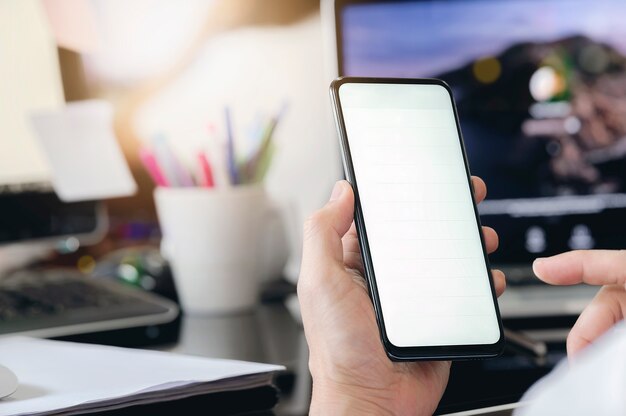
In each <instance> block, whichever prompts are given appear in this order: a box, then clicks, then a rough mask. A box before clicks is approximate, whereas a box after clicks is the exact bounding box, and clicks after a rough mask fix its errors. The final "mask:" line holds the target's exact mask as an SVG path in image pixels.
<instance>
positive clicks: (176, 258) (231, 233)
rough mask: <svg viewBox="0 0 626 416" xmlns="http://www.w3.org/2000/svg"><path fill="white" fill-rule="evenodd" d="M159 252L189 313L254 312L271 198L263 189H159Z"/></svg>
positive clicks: (156, 195)
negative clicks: (260, 258) (160, 234)
mask: <svg viewBox="0 0 626 416" xmlns="http://www.w3.org/2000/svg"><path fill="white" fill-rule="evenodd" d="M154 198H155V202H156V208H157V213H158V216H159V222H160V225H161V231H162V233H163V242H162V246H161V249H162V251H163V254H164V256H165V257H166V258H167V259H168V261H169V263H170V266H171V267H172V272H173V275H174V283H175V285H176V290H177V292H178V297H179V301H180V303H181V306H182V308H183V310H184V311H185V313H188V314H196V315H197V314H220V313H229V312H235V311H241V310H246V309H250V308H252V307H253V306H254V305H255V304H256V303H257V301H258V297H259V286H260V281H261V278H260V274H259V273H260V270H259V248H260V247H259V245H260V244H259V243H260V241H261V240H260V238H261V233H262V229H263V224H262V222H263V218H264V216H265V213H266V212H267V205H268V203H267V201H268V200H267V196H266V193H265V191H264V189H263V188H262V187H261V186H254V185H249V186H236V187H230V188H218V189H209V188H157V189H156V190H155V192H154Z"/></svg>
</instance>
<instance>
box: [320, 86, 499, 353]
mask: <svg viewBox="0 0 626 416" xmlns="http://www.w3.org/2000/svg"><path fill="white" fill-rule="evenodd" d="M330 90H331V100H332V104H333V109H334V114H335V121H336V124H337V129H338V132H339V138H340V143H341V151H342V157H343V165H344V170H345V175H346V178H347V180H348V181H349V182H350V183H351V184H352V187H353V189H354V193H355V197H356V206H355V218H354V220H355V224H356V229H357V233H358V237H359V242H360V246H361V254H362V257H363V266H364V271H365V275H366V276H365V277H366V280H367V283H368V287H369V292H370V296H371V298H372V301H373V304H374V310H375V313H376V319H377V321H378V327H379V329H380V335H381V339H382V342H383V345H384V347H385V350H386V352H387V355H388V356H389V357H390V358H391V359H392V360H407V361H415V360H437V359H441V360H444V359H445V360H455V359H473V358H489V357H495V356H498V355H499V354H500V353H501V351H502V348H503V345H504V338H503V332H502V323H501V320H500V312H499V310H498V303H497V301H496V294H495V288H494V285H493V280H492V278H491V270H490V267H489V260H488V257H487V252H486V250H485V243H484V241H483V235H482V231H481V226H480V220H479V217H478V211H477V208H476V204H475V202H474V198H473V189H472V183H471V176H470V172H469V168H468V164H467V157H466V155H465V148H464V145H463V139H462V137H461V129H460V127H459V120H458V116H457V111H456V107H455V104H454V101H453V97H452V91H451V89H450V88H449V87H448V85H447V84H446V83H445V82H443V81H440V80H436V79H386V78H353V77H346V78H339V79H337V80H335V81H334V82H333V83H332V84H331V88H330Z"/></svg>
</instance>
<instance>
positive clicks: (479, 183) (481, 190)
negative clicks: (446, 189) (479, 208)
mask: <svg viewBox="0 0 626 416" xmlns="http://www.w3.org/2000/svg"><path fill="white" fill-rule="evenodd" d="M472 187H473V188H474V199H475V200H476V203H477V204H480V203H481V202H482V200H483V199H485V197H486V196H487V185H485V181H483V180H482V179H480V178H479V177H478V176H472Z"/></svg>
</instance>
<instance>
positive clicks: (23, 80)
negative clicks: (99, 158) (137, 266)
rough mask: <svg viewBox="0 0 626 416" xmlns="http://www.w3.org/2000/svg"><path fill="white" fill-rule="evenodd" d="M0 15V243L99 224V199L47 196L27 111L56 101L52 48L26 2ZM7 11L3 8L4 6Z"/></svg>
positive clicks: (59, 100)
mask: <svg viewBox="0 0 626 416" xmlns="http://www.w3.org/2000/svg"><path fill="white" fill-rule="evenodd" d="M4 6H5V7H4V8H3V9H4V11H5V12H6V13H0V57H2V58H6V59H1V63H0V245H3V244H8V243H16V242H24V241H32V240H42V239H43V240H45V239H48V240H52V241H54V240H59V239H62V238H64V237H68V236H79V237H81V238H82V240H83V241H86V240H89V239H91V238H97V236H98V235H100V234H101V231H103V230H104V228H105V226H106V215H104V212H103V208H102V206H101V204H98V203H97V202H95V201H87V202H78V203H64V202H62V201H61V200H59V198H58V197H57V195H56V194H55V193H54V191H53V188H52V185H51V180H50V178H51V175H50V168H49V166H48V165H47V163H46V160H45V157H44V156H43V154H42V152H41V150H40V149H39V147H38V145H37V142H36V139H35V133H34V131H33V128H32V126H31V125H30V119H29V117H30V115H31V114H32V113H33V112H35V111H39V110H47V109H57V108H60V107H61V106H63V104H64V102H65V100H64V94H63V86H62V81H61V68H60V66H59V59H58V54H57V46H56V43H55V41H54V39H53V37H52V34H51V33H50V32H49V30H48V29H47V28H48V24H47V21H46V19H45V14H44V13H43V12H42V10H41V7H36V6H37V3H33V2H19V3H18V2H15V3H7V4H5V5H4ZM7 8H8V10H7ZM24 21H29V22H31V24H27V25H25V24H24V23H23V22H24Z"/></svg>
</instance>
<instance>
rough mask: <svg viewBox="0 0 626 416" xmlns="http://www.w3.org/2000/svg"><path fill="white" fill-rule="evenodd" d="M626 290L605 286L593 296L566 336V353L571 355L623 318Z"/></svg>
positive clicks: (619, 287)
mask: <svg viewBox="0 0 626 416" xmlns="http://www.w3.org/2000/svg"><path fill="white" fill-rule="evenodd" d="M624 309H626V292H624V288H623V287H621V286H617V285H613V286H605V287H603V288H602V289H600V291H599V292H598V294H597V295H596V296H595V297H594V298H593V300H592V301H591V303H590V304H589V305H588V306H587V307H586V308H585V310H584V311H583V313H582V314H581V315H580V316H579V317H578V320H577V321H576V323H575V324H574V326H573V327H572V330H571V331H570V333H569V335H568V337H567V354H568V355H569V356H570V357H571V356H574V355H575V354H576V353H578V352H580V350H582V349H583V348H585V347H587V346H588V345H589V344H591V343H592V342H593V341H594V340H596V339H597V338H598V337H600V336H601V335H602V334H604V333H605V332H606V331H607V330H608V329H609V328H611V327H612V326H613V325H615V324H616V323H618V322H620V321H621V320H622V319H624V315H625V313H626V311H625V310H624Z"/></svg>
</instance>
